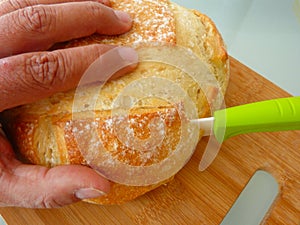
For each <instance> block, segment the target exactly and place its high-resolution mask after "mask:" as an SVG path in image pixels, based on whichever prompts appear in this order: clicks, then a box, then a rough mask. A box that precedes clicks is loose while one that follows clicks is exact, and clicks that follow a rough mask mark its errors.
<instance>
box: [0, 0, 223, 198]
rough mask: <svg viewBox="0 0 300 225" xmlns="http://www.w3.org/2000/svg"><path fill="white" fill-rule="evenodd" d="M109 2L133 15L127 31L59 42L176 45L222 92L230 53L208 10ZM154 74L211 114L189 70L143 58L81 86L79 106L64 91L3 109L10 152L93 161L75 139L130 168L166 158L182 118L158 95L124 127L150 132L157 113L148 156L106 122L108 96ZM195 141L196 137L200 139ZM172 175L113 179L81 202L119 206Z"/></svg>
mask: <svg viewBox="0 0 300 225" xmlns="http://www.w3.org/2000/svg"><path fill="white" fill-rule="evenodd" d="M112 7H113V8H115V9H119V10H123V11H126V12H128V13H129V14H131V16H132V18H133V28H132V30H131V31H129V32H128V33H126V34H123V35H119V36H114V37H112V36H100V35H97V34H95V35H92V36H90V37H86V38H81V39H77V40H73V41H70V42H68V43H67V45H66V46H65V47H76V46H82V45H89V44H95V43H101V44H114V45H125V46H131V47H134V48H135V47H137V46H140V44H141V43H147V42H159V43H160V44H162V45H164V44H167V45H177V46H182V47H184V48H187V49H189V50H190V51H192V52H193V54H195V55H196V56H197V57H199V59H200V60H201V61H202V62H203V63H204V64H205V65H206V66H207V68H208V69H209V71H210V72H211V74H212V75H213V76H215V78H216V79H217V81H218V82H219V85H220V87H221V89H220V91H221V92H223V94H224V93H225V91H226V87H227V84H228V76H229V67H228V66H229V64H228V55H227V52H226V48H225V45H224V42H223V40H222V37H221V35H220V34H219V32H218V30H217V28H216V26H215V25H214V23H213V22H212V21H211V20H210V19H209V18H208V17H207V16H206V15H203V14H201V13H200V12H198V11H195V10H189V9H186V8H183V7H181V6H179V5H177V4H174V3H172V2H169V1H167V0H134V1H130V0H121V1H112ZM153 76H155V77H156V78H161V79H168V80H170V81H171V82H172V83H175V84H176V85H178V86H179V87H180V88H181V89H182V90H184V91H185V92H186V93H188V95H189V97H190V98H191V99H192V101H193V103H194V104H195V106H196V108H197V116H198V117H207V116H209V114H210V108H209V104H208V102H207V96H205V94H204V93H203V92H202V90H201V88H200V87H199V85H198V84H197V83H196V82H195V81H194V80H193V79H192V78H191V77H190V76H189V75H188V74H186V73H185V72H183V71H181V70H180V69H178V68H175V67H174V66H171V65H166V64H163V63H159V62H142V63H139V65H138V67H137V68H136V69H135V70H134V71H133V72H130V73H129V74H127V75H125V76H123V77H120V78H118V79H116V80H111V81H108V82H107V83H105V85H104V86H103V87H102V88H101V93H100V94H99V95H97V93H98V92H99V87H98V86H97V85H90V86H89V87H87V88H85V89H84V90H82V91H81V92H80V94H79V95H78V96H77V97H76V98H77V101H78V102H80V103H81V104H82V105H81V106H80V107H79V109H80V110H77V111H76V109H74V107H73V103H74V93H75V90H70V91H68V92H64V93H57V94H55V95H53V96H51V97H49V98H47V99H43V100H41V101H38V102H36V103H33V104H29V105H24V106H20V107H17V108H15V109H11V110H8V111H5V112H4V113H3V115H2V117H3V118H4V120H5V121H6V123H7V124H8V126H7V127H6V129H7V130H8V131H9V134H10V136H11V138H12V140H13V142H14V143H15V147H16V150H17V151H18V152H19V153H20V155H21V157H22V158H23V159H24V160H25V161H27V162H30V163H33V164H39V165H44V166H48V167H53V166H57V165H68V164H82V165H87V166H90V164H91V162H90V160H89V159H87V156H86V154H92V153H91V152H89V153H83V152H82V151H80V150H79V146H78V142H80V141H82V142H84V143H85V144H86V146H88V147H87V149H91V151H93V153H94V154H97V150H99V149H98V148H97V146H98V145H99V143H98V141H97V138H98V139H99V140H100V141H101V143H102V144H103V146H104V148H105V151H107V152H108V153H109V154H111V155H112V156H113V157H115V158H117V159H118V160H119V161H121V162H124V163H128V164H130V165H132V166H148V165H152V164H154V163H157V162H160V161H162V160H164V159H165V158H166V157H167V156H168V154H170V152H172V151H174V150H175V149H176V145H177V144H178V142H179V140H180V126H181V122H180V121H181V118H180V116H179V114H178V112H177V111H176V110H174V106H172V104H170V103H169V102H168V101H165V100H162V99H158V98H145V99H141V100H140V101H139V102H138V103H137V104H136V105H135V106H134V107H133V108H132V109H130V111H129V118H128V121H129V123H128V124H129V126H130V130H131V131H132V132H133V134H134V135H135V136H136V137H138V138H139V139H141V140H145V139H147V138H149V136H150V135H151V129H149V124H150V123H151V120H152V119H153V118H156V117H157V116H160V117H162V118H163V119H164V122H165V133H164V135H165V136H164V139H163V141H162V142H161V143H160V144H159V146H155V147H153V149H152V150H153V151H150V152H147V153H144V152H143V151H142V152H137V151H133V150H132V149H131V148H130V146H129V145H127V144H126V143H125V142H126V140H125V141H124V142H122V141H120V140H119V138H118V135H117V134H116V133H115V132H114V130H113V129H112V127H111V124H112V122H113V121H114V120H116V118H114V116H113V110H114V107H113V103H114V99H116V98H117V97H118V95H119V93H120V92H121V90H123V89H124V88H125V87H127V86H128V85H131V84H132V82H135V81H138V80H139V79H147V78H151V77H153ZM95 95H97V100H96V101H95V104H93V105H89V104H88V99H90V97H91V96H95ZM133 95H134V93H133ZM74 115H75V116H74ZM89 130H91V131H96V132H94V133H96V134H97V137H94V136H93V135H92V134H91V133H89ZM154 130H155V128H154ZM200 138H201V135H200V136H199V140H200ZM125 139H126V137H125ZM150 148H152V147H150ZM92 149H93V150H92ZM171 179H173V178H172V177H170V178H169V179H167V180H165V181H163V182H160V183H158V184H154V185H148V186H128V185H123V184H118V183H114V182H112V186H111V192H110V193H108V194H107V195H105V196H102V197H100V198H97V199H89V200H87V201H89V202H93V203H97V204H121V203H124V202H127V201H130V200H133V199H135V198H137V197H139V196H141V195H143V194H145V193H146V192H148V191H150V190H153V189H155V188H157V187H159V186H160V185H162V184H165V183H167V182H168V181H170V180H171Z"/></svg>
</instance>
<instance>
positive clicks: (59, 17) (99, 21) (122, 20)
mask: <svg viewBox="0 0 300 225" xmlns="http://www.w3.org/2000/svg"><path fill="white" fill-rule="evenodd" d="M0 6H1V5H0ZM131 25H132V20H131V18H130V17H129V16H128V14H126V13H124V12H120V11H114V10H113V9H111V8H109V7H107V6H105V5H103V4H101V3H99V2H95V1H86V2H70V3H67V4H51V5H33V6H29V7H25V8H21V9H18V10H15V11H13V12H11V13H8V14H5V15H3V16H1V17H0V43H1V46H2V48H1V50H0V58H1V57H6V56H10V55H15V54H20V53H24V52H29V51H38V50H47V49H49V48H50V47H51V46H52V45H53V44H54V43H57V42H62V41H66V40H70V39H74V38H79V37H84V36H89V35H91V34H93V33H99V34H106V35H116V34H121V33H125V32H127V31H128V30H129V29H130V28H131ZM12 40H13V41H12Z"/></svg>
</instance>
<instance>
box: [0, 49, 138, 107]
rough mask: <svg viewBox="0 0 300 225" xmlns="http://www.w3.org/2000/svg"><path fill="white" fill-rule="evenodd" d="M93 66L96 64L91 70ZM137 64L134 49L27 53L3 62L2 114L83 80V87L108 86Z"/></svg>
mask: <svg viewBox="0 0 300 225" xmlns="http://www.w3.org/2000/svg"><path fill="white" fill-rule="evenodd" d="M96 59H97V60H96ZM95 60H96V61H95ZM93 62H96V63H94V64H92V66H91V67H90V65H91V63H93ZM137 63H138V56H137V53H136V52H135V51H134V50H133V49H131V48H128V47H113V46H108V45H89V46H84V47H77V48H69V49H65V50H56V51H53V52H39V53H26V54H22V55H17V56H12V57H8V58H4V59H0V83H1V89H0V96H1V98H2V100H1V102H0V111H1V110H5V109H8V108H11V107H15V106H18V105H22V104H27V103H31V102H34V101H36V100H39V99H42V98H45V97H48V96H50V95H52V94H54V93H56V92H62V91H66V90H69V89H71V88H73V87H75V86H76V85H77V84H78V83H79V81H80V80H81V82H80V84H81V85H85V84H88V83H91V82H105V81H106V80H107V79H109V78H110V77H111V76H113V75H114V74H115V73H116V72H118V71H119V73H118V75H120V71H121V73H127V72H128V71H130V70H133V69H134V68H135V66H136V65H137ZM87 69H89V70H87ZM91 69H92V70H91ZM85 71H87V72H88V71H90V72H88V73H85ZM84 73H85V75H84V76H83V77H82V75H83V74H84ZM86 74H92V75H86Z"/></svg>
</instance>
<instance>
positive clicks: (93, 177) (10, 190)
mask: <svg viewBox="0 0 300 225" xmlns="http://www.w3.org/2000/svg"><path fill="white" fill-rule="evenodd" d="M5 184H6V185H5ZM1 187H5V189H6V190H5V191H4V192H6V194H4V195H2V196H4V200H3V199H2V202H3V203H4V205H6V206H19V207H26V208H56V207H62V206H65V205H68V204H71V203H75V202H77V201H80V200H82V199H88V198H96V197H100V196H102V195H105V194H106V193H107V192H109V189H110V183H109V182H108V181H107V180H105V179H104V178H103V177H101V176H99V175H98V174H97V173H96V172H95V171H94V170H92V169H90V168H88V167H85V166H79V165H68V166H58V167H54V168H51V169H49V168H46V167H42V166H35V165H24V164H20V165H18V166H17V168H16V169H15V170H14V172H13V174H9V173H7V174H6V176H2V178H1ZM0 189H2V188H0ZM1 192H2V193H3V190H0V193H1ZM5 196H6V198H5Z"/></svg>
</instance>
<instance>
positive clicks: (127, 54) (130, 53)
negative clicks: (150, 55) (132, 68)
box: [118, 47, 139, 64]
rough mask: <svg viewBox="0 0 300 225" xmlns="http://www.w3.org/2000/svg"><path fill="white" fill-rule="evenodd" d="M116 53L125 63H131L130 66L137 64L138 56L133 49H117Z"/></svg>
mask: <svg viewBox="0 0 300 225" xmlns="http://www.w3.org/2000/svg"><path fill="white" fill-rule="evenodd" d="M118 53H119V55H120V57H121V58H122V59H123V60H125V61H127V62H131V63H132V64H135V63H138V60H139V56H138V54H137V52H136V51H135V50H134V49H133V48H129V47H118Z"/></svg>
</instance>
